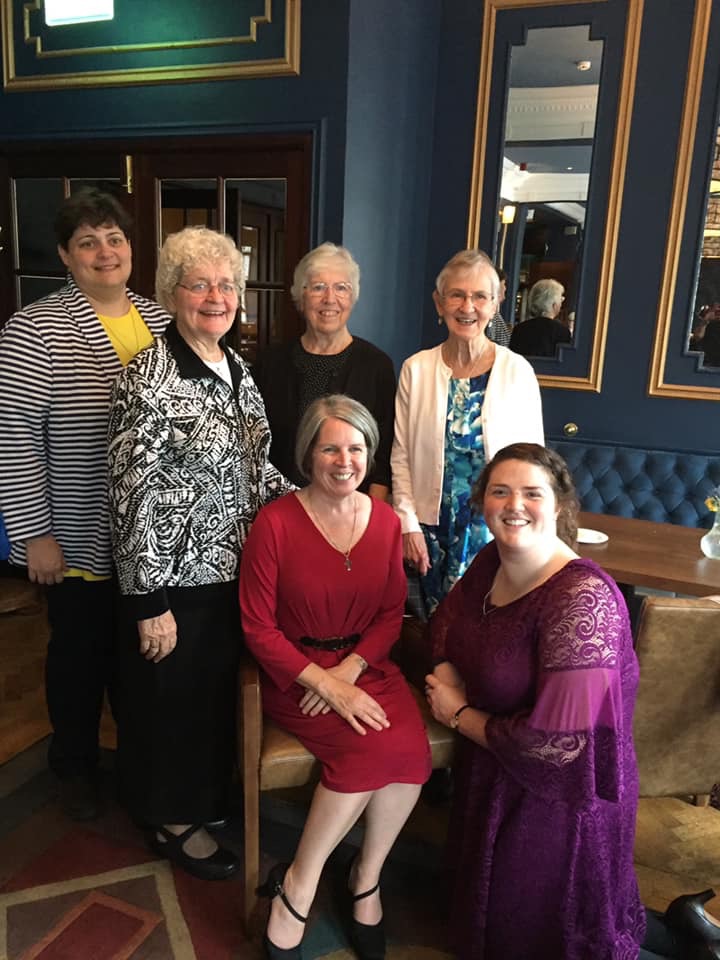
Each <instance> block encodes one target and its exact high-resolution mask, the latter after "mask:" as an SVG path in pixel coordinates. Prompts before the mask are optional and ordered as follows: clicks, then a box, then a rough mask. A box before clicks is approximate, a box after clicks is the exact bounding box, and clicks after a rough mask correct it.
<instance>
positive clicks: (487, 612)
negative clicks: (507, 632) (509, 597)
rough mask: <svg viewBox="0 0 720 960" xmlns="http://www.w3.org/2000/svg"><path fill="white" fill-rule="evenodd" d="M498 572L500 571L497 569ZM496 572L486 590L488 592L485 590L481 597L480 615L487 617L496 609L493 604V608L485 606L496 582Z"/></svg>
mask: <svg viewBox="0 0 720 960" xmlns="http://www.w3.org/2000/svg"><path fill="white" fill-rule="evenodd" d="M499 572H500V571H499V570H498V573H499ZM498 573H496V574H495V576H494V577H493V582H492V583H491V584H490V589H489V590H488V592H487V593H486V594H485V596H484V597H483V602H482V615H483V616H484V617H489V616H490V614H491V613H492V612H493V610H497V607H495V606H493V608H492V609H491V610H488V608H487V602H488V600H489V599H490V597H491V596H492V592H493V590H494V589H495V584H496V583H497V578H498Z"/></svg>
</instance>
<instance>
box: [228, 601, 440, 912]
mask: <svg viewBox="0 0 720 960" xmlns="http://www.w3.org/2000/svg"><path fill="white" fill-rule="evenodd" d="M425 633H426V631H425V627H424V624H421V623H419V621H416V620H412V619H406V621H405V622H404V624H403V629H402V633H401V637H400V640H399V641H398V644H397V647H396V649H395V652H394V655H395V656H396V659H397V660H398V662H399V663H400V665H401V667H402V668H403V671H404V672H405V674H406V676H408V677H409V679H410V680H411V687H412V690H413V693H414V694H415V696H416V699H417V701H418V704H419V706H420V710H421V712H422V715H423V719H424V721H425V725H426V727H427V732H428V739H429V741H430V748H431V753H432V765H433V769H436V768H445V767H450V766H452V758H453V751H454V747H455V734H454V732H453V731H452V730H449V729H448V728H447V727H444V726H443V725H442V724H440V723H438V722H437V721H436V720H434V719H433V717H432V715H431V714H430V711H429V708H428V706H427V703H426V701H425V697H424V696H423V694H422V692H421V690H419V689H418V688H417V686H414V685H413V684H412V681H413V680H414V681H415V683H417V682H418V681H419V682H420V683H422V678H423V677H424V675H425V673H427V671H428V669H429V663H430V656H429V651H428V648H427V643H426V641H425ZM239 683H240V690H239V705H238V726H239V729H238V751H239V754H240V757H239V765H240V775H241V777H242V783H243V799H244V821H245V844H244V873H245V876H244V880H245V892H244V902H243V921H244V924H245V928H246V930H247V929H249V926H250V920H251V917H252V915H253V913H254V911H255V908H256V906H257V896H256V894H255V890H256V888H257V886H258V882H259V869H260V794H261V792H263V791H265V790H276V789H279V788H287V787H299V786H303V785H304V784H307V783H310V782H312V781H313V780H316V779H318V776H319V764H318V762H317V761H316V759H315V757H314V756H313V755H312V754H311V753H308V751H307V750H306V749H305V748H304V747H303V746H302V744H301V743H300V741H299V740H297V739H296V738H295V737H293V736H292V735H291V734H289V733H285V731H283V730H281V729H280V728H279V727H277V726H276V725H275V724H274V723H272V721H270V720H269V719H268V718H267V717H264V716H263V712H262V701H261V693H260V678H259V670H258V667H257V664H256V663H255V661H254V660H253V659H252V657H250V656H249V655H246V656H245V657H244V658H243V661H242V664H241V668H240V680H239Z"/></svg>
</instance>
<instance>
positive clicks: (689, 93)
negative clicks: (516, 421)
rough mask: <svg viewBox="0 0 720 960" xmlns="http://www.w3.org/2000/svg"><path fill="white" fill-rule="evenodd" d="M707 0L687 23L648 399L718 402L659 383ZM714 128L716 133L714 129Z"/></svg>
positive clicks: (718, 392)
mask: <svg viewBox="0 0 720 960" xmlns="http://www.w3.org/2000/svg"><path fill="white" fill-rule="evenodd" d="M711 13H712V0H696V3H695V16H694V18H693V27H692V39H691V41H690V54H689V58H688V72H687V81H686V84H685V99H684V102H683V112H682V122H681V125H680V137H679V140H678V150H677V159H676V161H675V179H674V181H673V192H672V202H671V205H670V216H669V219H668V232H667V243H666V246H665V260H664V262H663V271H662V286H661V288H660V299H659V301H658V315H657V322H656V325H655V337H654V339H653V350H652V357H651V360H650V375H649V379H648V391H647V392H648V396H649V397H676V398H679V399H683V400H720V387H709V386H707V387H706V386H703V385H702V384H674V383H667V382H666V380H665V364H666V361H667V352H668V345H669V341H670V328H671V325H672V315H673V307H674V304H675V289H676V283H677V271H678V262H679V260H680V251H681V248H682V240H683V227H684V225H685V211H686V206H687V196H688V188H689V186H690V175H691V172H692V164H693V153H694V148H695V131H696V129H697V121H698V113H699V110H700V99H701V96H702V88H703V78H704V74H705V55H706V53H707V41H708V29H709V26H710V14H711ZM715 129H717V128H715Z"/></svg>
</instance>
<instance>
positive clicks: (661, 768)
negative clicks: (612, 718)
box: [633, 561, 720, 797]
mask: <svg viewBox="0 0 720 960" xmlns="http://www.w3.org/2000/svg"><path fill="white" fill-rule="evenodd" d="M708 562H710V563H714V562H715V561H708ZM636 649H637V656H638V660H639V662H640V690H639V693H638V700H637V705H636V709H635V721H634V726H633V732H634V739H635V750H636V753H637V758H638V766H639V768H640V796H643V797H662V796H683V795H688V794H703V793H709V792H710V790H711V788H712V785H713V784H714V783H716V782H717V781H718V780H720V597H715V598H713V597H703V598H701V599H690V600H681V599H677V598H674V597H647V598H646V599H645V601H644V603H643V608H642V611H641V614H640V624H639V627H638V637H637V647H636Z"/></svg>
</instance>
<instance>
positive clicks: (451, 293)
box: [442, 290, 495, 307]
mask: <svg viewBox="0 0 720 960" xmlns="http://www.w3.org/2000/svg"><path fill="white" fill-rule="evenodd" d="M442 298H443V300H444V301H445V302H446V303H449V304H450V305H451V306H453V307H461V306H462V305H463V304H464V303H465V301H466V300H468V299H470V300H472V304H473V306H474V307H477V306H478V304H480V303H485V301H486V300H494V299H495V298H494V297H493V296H492V295H491V294H489V293H485V291H484V290H476V291H475V292H473V293H470V292H467V293H466V292H465V291H464V290H448V292H447V293H443V294H442Z"/></svg>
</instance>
